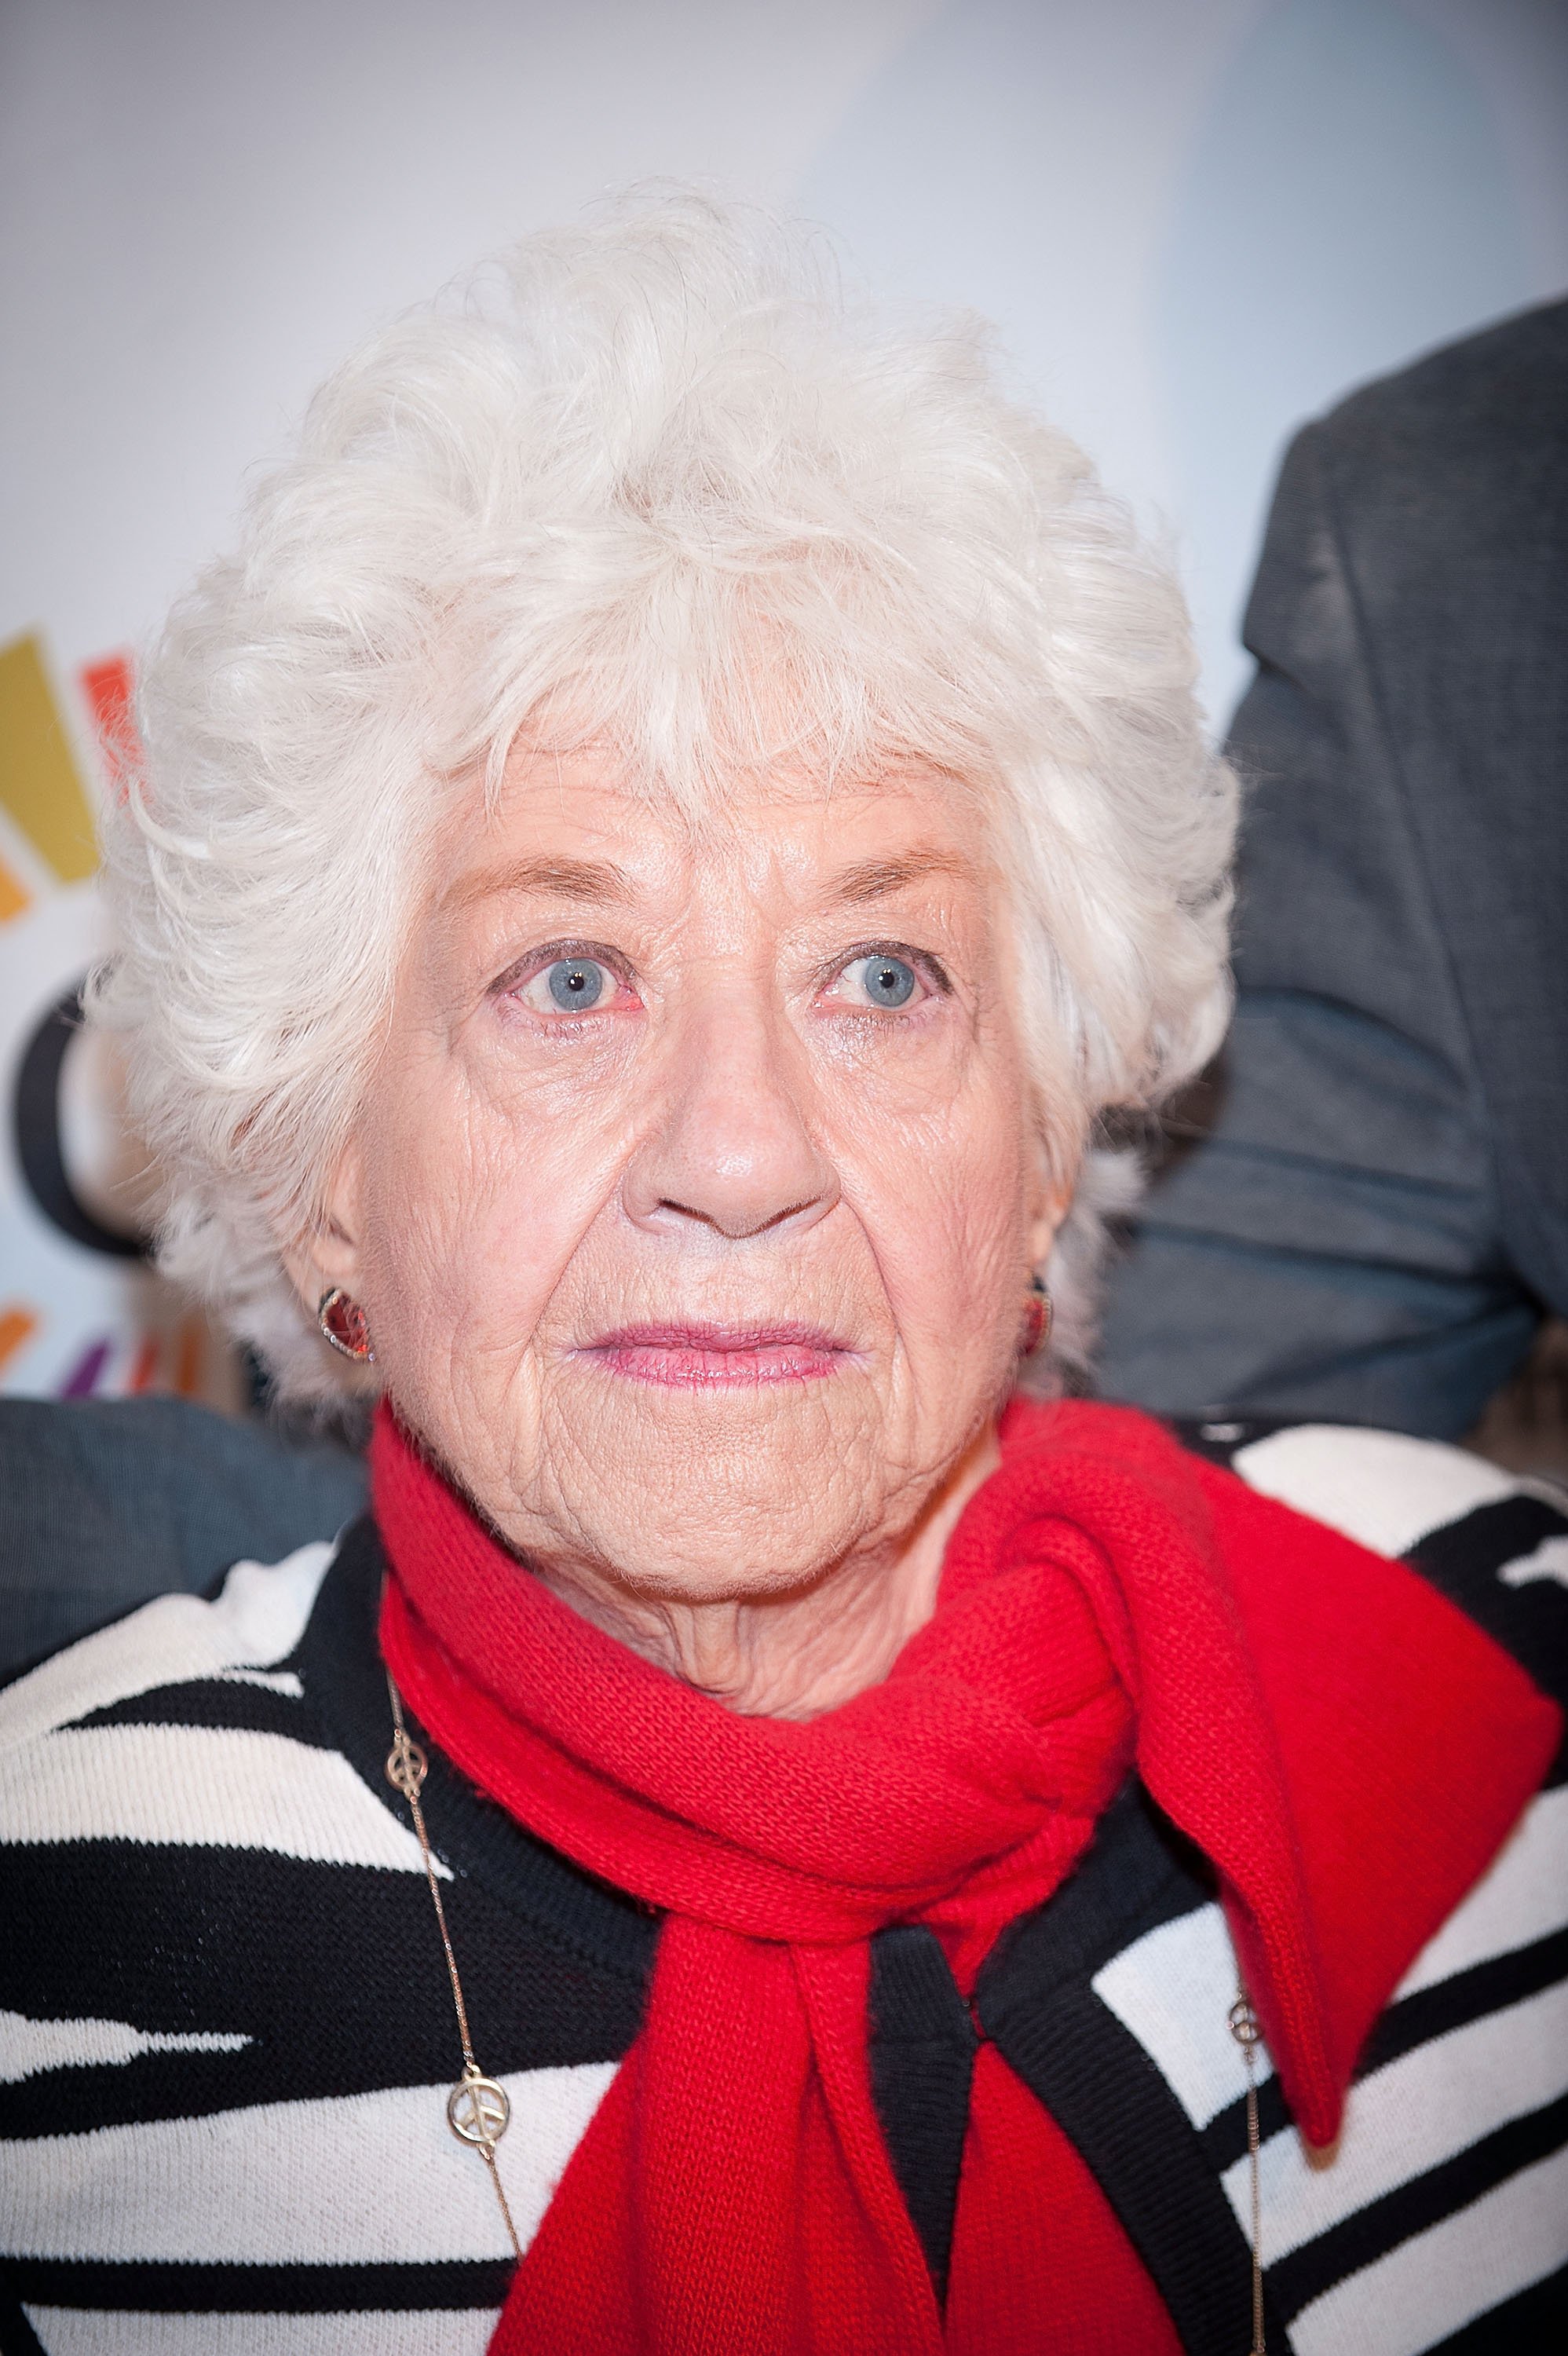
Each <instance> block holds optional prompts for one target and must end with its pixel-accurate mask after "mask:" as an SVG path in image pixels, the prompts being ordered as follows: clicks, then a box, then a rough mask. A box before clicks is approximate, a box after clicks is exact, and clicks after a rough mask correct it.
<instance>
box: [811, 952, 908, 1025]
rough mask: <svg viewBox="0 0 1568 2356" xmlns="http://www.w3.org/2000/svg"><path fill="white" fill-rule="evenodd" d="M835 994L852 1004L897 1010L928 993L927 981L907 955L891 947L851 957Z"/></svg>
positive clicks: (891, 1011) (841, 974) (840, 976)
mask: <svg viewBox="0 0 1568 2356" xmlns="http://www.w3.org/2000/svg"><path fill="white" fill-rule="evenodd" d="M832 994H833V996H835V997H836V998H837V999H838V1000H839V1001H841V1002H847V1003H848V1004H849V1005H851V1006H875V1007H880V1008H881V1009H882V1010H884V1011H885V1012H890V1013H897V1012H898V1010H899V1009H900V1008H901V1007H903V1006H910V1005H912V1004H914V1003H915V1001H917V999H920V998H923V997H925V996H926V995H927V992H926V990H925V985H924V983H923V980H922V979H921V976H920V974H919V972H918V970H917V969H916V968H915V967H914V966H912V964H911V963H910V961H909V959H908V958H901V957H895V956H894V955H893V953H892V951H891V949H874V950H872V951H871V953H870V954H869V956H867V957H858V958H851V959H850V961H849V963H848V965H847V966H845V967H844V968H843V969H842V970H841V971H840V973H839V974H838V977H837V980H836V982H835V983H834V985H833V991H832Z"/></svg>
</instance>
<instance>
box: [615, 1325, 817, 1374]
mask: <svg viewBox="0 0 1568 2356" xmlns="http://www.w3.org/2000/svg"><path fill="white" fill-rule="evenodd" d="M587 1355H589V1356H591V1357H594V1358H597V1359H598V1360H599V1362H600V1364H601V1365H604V1366H607V1367H608V1368H609V1369H610V1371H611V1372H612V1373H613V1374H617V1375H627V1376H630V1377H631V1379H632V1380H633V1381H634V1382H639V1383H667V1384H669V1385H671V1386H672V1387H676V1388H678V1389H685V1390H717V1389H721V1388H731V1387H748V1386H750V1387H755V1386H756V1385H758V1384H760V1383H808V1382H815V1381H817V1380H819V1379H820V1378H821V1376H824V1375H831V1374H835V1373H837V1370H838V1368H839V1367H840V1366H841V1365H843V1363H844V1360H845V1358H846V1357H847V1356H848V1351H847V1349H846V1347H845V1345H844V1344H843V1343H841V1342H836V1341H835V1340H834V1339H833V1337H832V1335H831V1334H830V1333H824V1332H823V1330H822V1328H821V1327H820V1326H817V1325H624V1326H622V1327H621V1328H620V1329H619V1331H618V1332H616V1333H606V1334H604V1335H603V1336H602V1337H601V1339H600V1340H598V1341H597V1342H595V1343H593V1344H592V1346H591V1348H590V1350H589V1351H588V1353H587Z"/></svg>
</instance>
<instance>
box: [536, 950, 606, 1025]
mask: <svg viewBox="0 0 1568 2356" xmlns="http://www.w3.org/2000/svg"><path fill="white" fill-rule="evenodd" d="M623 988H624V985H623V983H622V980H621V977H620V975H619V974H618V973H615V972H614V971H613V969H611V968H610V967H609V966H607V965H606V964H605V963H604V962H603V958H595V957H558V958H551V959H550V960H549V964H548V965H541V966H540V967H539V968H538V969H537V970H536V971H535V972H533V973H531V974H530V975H529V976H528V980H526V981H524V982H520V983H518V985H517V989H516V991H514V995H515V996H516V997H517V998H519V999H520V1000H521V1001H522V1002H523V1004H524V1005H525V1006H526V1007H527V1008H528V1010H529V1012H530V1013H534V1014H544V1015H561V1014H589V1013H592V1012H604V1011H605V1010H606V1009H607V1008H609V1007H611V1006H613V1004H614V1002H615V1000H616V997H617V996H618V995H619V994H620V993H621V991H622V990H623Z"/></svg>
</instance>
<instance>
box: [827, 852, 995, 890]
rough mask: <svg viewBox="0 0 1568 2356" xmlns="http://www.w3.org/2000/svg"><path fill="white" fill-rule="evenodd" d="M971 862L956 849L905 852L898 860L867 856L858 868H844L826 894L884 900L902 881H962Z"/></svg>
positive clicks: (970, 869) (971, 873)
mask: <svg viewBox="0 0 1568 2356" xmlns="http://www.w3.org/2000/svg"><path fill="white" fill-rule="evenodd" d="M974 873H975V869H974V866H973V864H972V862H970V861H969V860H967V859H965V857H964V856H963V855H962V853H961V852H959V851H936V850H930V851H905V852H904V853H903V855H902V857H901V858H898V859H869V860H867V861H866V862H864V863H863V864H862V865H860V866H859V867H847V868H845V870H844V872H843V873H842V874H841V875H839V876H838V878H837V881H836V883H834V885H833V888H832V891H831V893H830V894H829V895H828V896H829V897H830V898H832V899H835V900H849V901H853V902H855V903H860V902H863V901H867V900H882V899H885V898H886V897H887V896H888V894H889V893H891V892H901V891H902V889H903V887H904V885H905V884H906V883H920V882H922V881H923V878H924V877H925V876H927V875H956V876H959V877H961V878H962V879H963V880H964V881H965V882H966V883H967V882H970V881H972V880H973V878H974Z"/></svg>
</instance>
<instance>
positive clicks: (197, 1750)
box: [0, 1541, 418, 1902]
mask: <svg viewBox="0 0 1568 2356" xmlns="http://www.w3.org/2000/svg"><path fill="white" fill-rule="evenodd" d="M334 1551H335V1549H334V1547H333V1546H332V1545H331V1544H330V1543H328V1542H326V1541H315V1542H314V1543H312V1544H311V1545H308V1546H304V1547H299V1548H298V1549H297V1550H296V1551H295V1552H294V1553H293V1554H291V1555H289V1556H287V1557H286V1558H284V1559H283V1561H281V1562H277V1563H273V1564H270V1565H264V1564H261V1563H255V1562H241V1563H237V1564H236V1565H235V1566H234V1568H233V1569H231V1570H230V1571H229V1574H228V1576H227V1578H226V1579H225V1580H224V1581H223V1585H222V1588H221V1590H219V1593H218V1594H217V1596H216V1597H214V1598H212V1599H211V1600H204V1599H203V1598H201V1597H198V1596H194V1595H164V1596H159V1597H157V1598H156V1599H155V1601H152V1602H150V1603H146V1604H144V1605H142V1606H141V1608H140V1609H139V1610H137V1611H134V1612H131V1613H130V1614H129V1615H128V1617H126V1618H125V1619H123V1620H121V1621H118V1622H115V1624H114V1625H113V1626H112V1627H109V1628H104V1629H101V1630H99V1631H98V1632H97V1633H94V1634H92V1635H91V1636H86V1637H83V1638H81V1639H80V1640H79V1642H77V1643H76V1644H70V1645H68V1646H67V1647H66V1649H65V1650H64V1651H63V1652H60V1653H57V1654H56V1655H53V1657H52V1658H51V1659H49V1660H47V1661H45V1662H43V1663H42V1664H41V1665H39V1666H38V1667H37V1668H36V1669H33V1670H31V1671H30V1672H29V1673H28V1674H27V1676H22V1677H20V1678H18V1679H17V1680H16V1682H15V1683H14V1684H13V1685H11V1686H9V1687H6V1688H5V1691H4V1692H0V1764H3V1767H4V1772H3V1774H0V1851H3V1852H4V1853H5V1855H4V1859H3V1860H0V1873H3V1874H4V1875H5V1878H6V1879H9V1880H13V1881H14V1880H16V1879H17V1878H18V1877H20V1878H21V1879H23V1880H24V1881H25V1882H26V1883H27V1887H28V1888H29V1889H32V1890H34V1891H35V1894H41V1891H42V1889H43V1886H44V1883H45V1882H47V1881H48V1879H49V1877H50V1876H51V1875H52V1874H54V1873H68V1872H70V1871H72V1870H73V1861H75V1860H79V1859H80V1858H82V1857H83V1855H84V1854H86V1853H88V1852H91V1854H92V1855H94V1856H95V1857H96V1858H98V1860H99V1862H100V1864H101V1866H102V1868H103V1872H102V1873H101V1875H100V1876H98V1878H97V1879H94V1880H93V1881H92V1888H93V1889H94V1890H99V1889H100V1888H101V1890H102V1891H103V1892H105V1893H106V1892H107V1890H108V1889H109V1886H110V1885H111V1884H112V1882H113V1881H114V1879H115V1876H116V1873H117V1871H118V1870H120V1869H122V1868H124V1867H126V1866H127V1864H128V1861H129V1860H131V1859H133V1858H137V1857H140V1858H143V1859H146V1858H151V1857H154V1856H156V1857H157V1858H159V1859H160V1860H161V1863H162V1865H163V1866H164V1867H166V1868H168V1869H171V1870H173V1871H174V1872H175V1873H176V1875H177V1872H178V1870H179V1867H178V1863H177V1859H178V1858H179V1856H180V1854H181V1853H182V1852H184V1853H187V1854H188V1853H189V1852H191V1851H193V1850H197V1849H199V1850H201V1851H203V1852H204V1853H207V1854H208V1855H210V1854H212V1853H214V1852H216V1851H218V1850H219V1849H230V1850H240V1849H243V1850H247V1851H263V1852H271V1853H272V1854H273V1855H276V1856H280V1857H286V1858H315V1859H320V1860H326V1859H332V1860H336V1861H341V1862H352V1863H356V1864H362V1865H372V1866H374V1865H383V1866H384V1865H397V1866H403V1867H406V1866H407V1865H408V1864H409V1863H410V1862H411V1861H412V1862H414V1863H417V1861H418V1860H417V1856H415V1857H413V1858H411V1857H410V1855H407V1854H405V1852H406V1851H411V1849H412V1837H411V1835H410V1834H408V1833H407V1832H406V1831H405V1830H404V1828H403V1827H402V1826H400V1824H399V1822H398V1820H397V1818H396V1816H395V1815H392V1814H391V1813H390V1812H389V1810H387V1809H386V1808H384V1807H382V1806H380V1805H379V1804H378V1802H377V1801H376V1800H375V1799H374V1798H373V1797H372V1795H371V1794H370V1793H369V1792H368V1790H367V1788H366V1787H365V1785H364V1783H362V1781H361V1779H360V1778H359V1777H358V1776H357V1774H356V1773H355V1772H354V1771H353V1769H352V1768H351V1767H350V1766H349V1764H348V1762H347V1760H346V1759H344V1758H343V1757H342V1755H341V1753H340V1752H339V1751H337V1750H336V1747H335V1746H334V1745H333V1744H331V1743H330V1742H328V1741H327V1740H325V1739H324V1737H323V1734H322V1732H321V1730H320V1727H319V1725H318V1722H317V1719H316V1718H315V1713H314V1711H313V1710H312V1708H310V1706H309V1704H308V1702H307V1700H306V1698H305V1695H304V1687H303V1685H302V1683H301V1679H300V1676H299V1675H298V1673H297V1671H296V1670H295V1669H294V1668H293V1667H292V1666H291V1665H290V1663H291V1656H292V1655H293V1654H294V1652H295V1650H296V1648H297V1647H298V1645H299V1644H300V1642H301V1639H302V1637H303V1636H304V1631H305V1629H306V1626H307V1624H308V1622H309V1620H310V1617H311V1612H312V1609H313V1607H314V1605H315V1600H316V1596H317V1593H318V1590H320V1588H321V1584H322V1580H323V1579H324V1577H325V1573H326V1570H327V1569H328V1567H329V1565H330V1563H331V1561H332V1559H333V1556H334ZM106 1902H107V1899H106Z"/></svg>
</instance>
